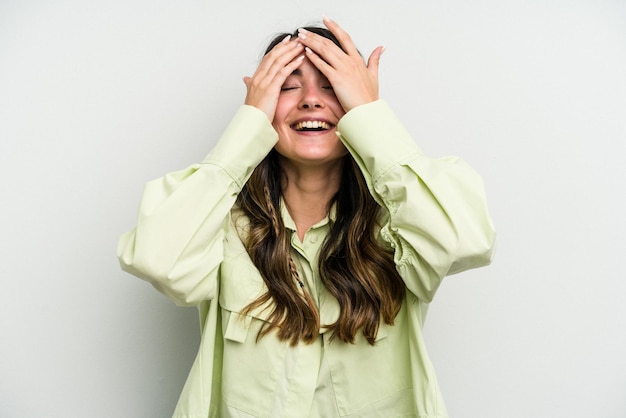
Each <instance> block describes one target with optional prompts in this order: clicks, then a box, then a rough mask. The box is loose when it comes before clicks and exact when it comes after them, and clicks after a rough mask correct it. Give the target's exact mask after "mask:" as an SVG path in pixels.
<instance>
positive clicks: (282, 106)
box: [272, 58, 347, 165]
mask: <svg viewBox="0 0 626 418" xmlns="http://www.w3.org/2000/svg"><path fill="white" fill-rule="evenodd" d="M344 114H345V112H344V110H343V108H342V107H341V105H340V104H339V101H338V100H337V97H336V96H335V93H334V92H333V89H332V86H331V85H330V83H329V82H328V80H327V79H326V77H324V75H323V74H322V73H321V72H320V71H319V70H318V69H317V68H316V67H315V66H314V65H313V64H312V63H311V62H310V61H309V60H308V59H306V58H305V59H304V61H303V62H302V64H301V65H300V67H299V68H298V69H297V70H295V71H294V72H293V73H292V74H291V75H290V76H289V77H288V78H287V80H286V81H285V83H284V84H283V87H282V89H281V93H280V96H279V98H278V105H277V106H276V113H275V114H274V121H273V122H272V125H273V126H274V129H275V130H276V132H278V143H277V144H276V147H275V148H276V151H278V153H279V154H280V155H282V156H283V157H284V158H287V159H288V160H290V162H291V163H294V164H302V165H319V164H326V163H329V162H334V161H339V160H340V158H341V157H343V156H344V155H346V153H347V150H346V148H345V147H344V145H343V144H342V143H341V141H340V140H339V138H337V135H336V134H335V131H336V126H337V123H338V122H339V119H340V118H341V117H342V116H343V115H344Z"/></svg>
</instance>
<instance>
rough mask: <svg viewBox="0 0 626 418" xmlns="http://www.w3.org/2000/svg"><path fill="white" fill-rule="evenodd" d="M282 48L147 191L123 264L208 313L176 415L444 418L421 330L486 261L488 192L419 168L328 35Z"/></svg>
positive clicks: (357, 68)
mask: <svg viewBox="0 0 626 418" xmlns="http://www.w3.org/2000/svg"><path fill="white" fill-rule="evenodd" d="M324 24H325V26H326V28H327V29H326V28H314V27H309V28H303V29H300V30H299V31H297V32H296V33H294V34H292V35H290V34H283V35H281V36H279V37H277V38H276V39H275V40H274V41H273V42H272V43H271V44H270V46H269V47H268V50H267V53H266V55H265V56H264V58H263V60H262V61H261V63H260V65H259V67H258V69H257V70H256V72H255V74H254V75H253V76H252V77H245V78H244V82H245V84H246V87H247V95H246V99H245V104H244V105H243V106H242V107H241V108H240V109H239V110H238V111H237V113H236V114H235V116H234V118H233V120H232V121H231V123H230V125H229V126H228V127H227V129H226V130H225V131H224V133H223V135H222V137H221V138H220V139H219V141H218V142H217V145H216V146H215V148H214V149H213V150H212V151H211V152H210V153H209V155H208V156H207V157H206V158H205V159H204V161H203V162H202V163H201V164H197V165H193V166H192V167H189V168H188V169H186V170H182V171H179V172H175V173H172V174H169V175H166V176H165V177H163V178H161V179H158V180H155V181H152V182H150V183H148V184H147V186H146V188H145V191H144V195H143V198H142V201H141V206H140V210H139V217H138V223H137V227H136V228H135V229H133V230H132V231H130V232H128V233H126V234H124V235H123V236H122V237H121V239H120V242H119V246H118V256H119V259H120V263H121V265H122V268H123V269H124V270H126V271H128V272H130V273H132V274H134V275H136V276H138V277H140V278H142V279H145V280H147V281H149V282H150V283H152V284H153V285H154V286H155V287H156V288H157V289H158V290H159V291H161V292H163V293H164V294H165V295H167V296H168V297H170V298H171V299H172V300H173V301H174V302H176V303H177V304H179V305H182V306H197V307H198V308H199V310H200V315H201V316H200V318H201V324H202V327H203V330H202V342H201V345H200V349H199V352H198V355H197V358H196V360H195V363H194V365H193V367H192V370H191V372H190V374H189V377H188V379H187V383H186V384H185V387H184V389H183V392H182V394H181V397H180V400H179V402H178V405H177V407H176V411H175V413H174V417H177V418H183V417H184V418H192V417H193V418H198V417H245V418H249V417H268V418H270V417H271V418H277V417H384V418H391V417H420V418H442V417H446V416H447V414H446V411H445V407H444V405H443V402H442V399H441V395H440V392H439V388H438V385H437V381H436V378H435V374H434V372H433V369H432V366H431V364H430V361H429V359H428V356H427V353H426V349H425V347H424V342H423V338H422V333H421V328H422V325H423V320H424V315H425V311H426V308H427V304H428V303H429V302H430V301H431V300H432V298H433V295H434V294H435V291H436V290H437V288H438V286H439V284H440V282H441V279H442V278H443V277H444V276H446V275H449V274H453V273H456V272H459V271H462V270H465V269H468V268H473V267H479V266H483V265H486V264H488V263H489V261H490V259H491V255H492V248H493V241H494V232H493V228H492V224H491V221H490V219H489V216H488V213H487V209H486V205H485V199H484V192H483V186H482V182H481V179H480V178H479V177H478V176H477V175H476V174H475V173H474V172H473V171H472V170H471V169H470V168H469V167H468V166H467V165H465V164H464V163H463V162H462V161H461V160H459V159H457V158H446V159H438V160H435V159H430V158H427V157H425V156H424V155H423V154H422V153H421V151H420V150H419V148H418V147H417V146H416V144H415V143H414V142H413V140H412V139H411V138H410V137H409V135H408V133H407V132H406V131H405V130H404V128H403V127H402V125H401V124H400V122H399V121H398V120H397V119H396V117H395V116H394V114H393V112H392V111H391V110H390V108H389V107H388V105H387V104H386V103H385V102H384V101H382V100H380V99H379V97H378V64H379V59H380V56H381V54H382V52H383V49H382V48H381V47H378V48H376V49H375V50H374V51H373V52H372V54H371V55H370V57H369V59H368V60H367V63H366V62H365V61H364V60H363V59H362V57H361V56H360V54H359V52H358V51H357V50H356V48H355V46H354V44H353V43H352V41H351V39H350V37H349V35H348V34H347V33H346V32H344V31H343V30H342V29H341V28H340V27H339V26H338V25H337V24H336V23H335V22H333V21H331V20H328V19H325V20H324Z"/></svg>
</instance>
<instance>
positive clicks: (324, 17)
mask: <svg viewBox="0 0 626 418" xmlns="http://www.w3.org/2000/svg"><path fill="white" fill-rule="evenodd" d="M322 21H323V22H330V21H331V20H330V18H329V17H328V16H326V15H322Z"/></svg>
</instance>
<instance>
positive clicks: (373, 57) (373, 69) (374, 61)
mask: <svg viewBox="0 0 626 418" xmlns="http://www.w3.org/2000/svg"><path fill="white" fill-rule="evenodd" d="M383 52H385V47H383V46H379V47H377V48H376V49H374V51H372V53H371V54H370V56H369V58H368V59H367V68H368V70H369V71H370V73H374V74H378V66H379V64H380V56H381V55H382V54H383Z"/></svg>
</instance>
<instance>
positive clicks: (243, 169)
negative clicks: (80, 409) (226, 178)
mask: <svg viewBox="0 0 626 418" xmlns="http://www.w3.org/2000/svg"><path fill="white" fill-rule="evenodd" d="M276 142H278V134H277V133H276V131H275V130H274V128H273V127H272V124H271V123H270V121H269V120H268V119H267V116H266V115H265V113H263V112H262V111H260V110H259V109H257V108H255V107H253V106H248V105H242V106H240V107H239V109H238V110H237V112H236V113H235V116H234V117H233V118H232V120H231V121H230V123H229V125H228V127H227V128H226V130H224V132H223V133H222V136H221V137H220V139H219V141H218V142H217V144H216V145H215V147H214V148H213V150H212V151H211V152H210V153H209V155H207V156H206V158H205V159H204V160H203V161H202V162H203V164H213V165H217V166H220V167H222V168H224V169H225V170H226V171H227V172H228V173H229V174H230V176H231V177H232V178H233V179H234V180H235V181H237V182H238V183H240V185H242V186H243V184H244V183H245V181H246V180H247V178H248V177H249V176H250V174H251V173H252V170H254V168H255V167H256V166H257V165H258V164H259V163H260V162H261V161H262V160H263V158H265V156H266V155H267V154H268V153H269V152H270V150H271V149H272V148H273V147H274V145H276Z"/></svg>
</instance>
